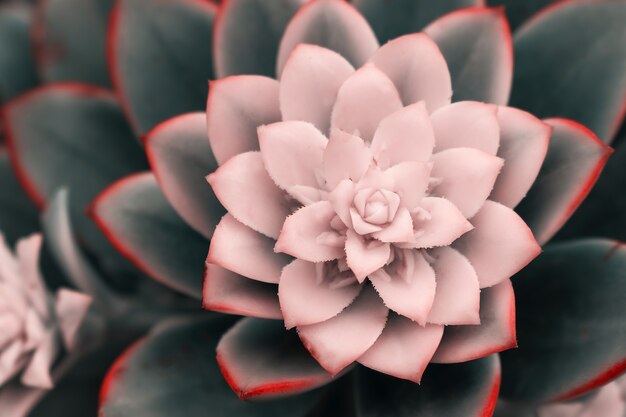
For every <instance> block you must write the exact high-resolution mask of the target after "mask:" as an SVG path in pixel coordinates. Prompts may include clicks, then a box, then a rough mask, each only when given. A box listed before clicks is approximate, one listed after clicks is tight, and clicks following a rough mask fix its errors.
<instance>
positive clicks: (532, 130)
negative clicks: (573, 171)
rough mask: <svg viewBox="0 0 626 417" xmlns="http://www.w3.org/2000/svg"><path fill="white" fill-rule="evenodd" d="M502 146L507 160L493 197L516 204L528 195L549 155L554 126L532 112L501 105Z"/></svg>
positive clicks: (499, 110) (499, 118)
mask: <svg viewBox="0 0 626 417" xmlns="http://www.w3.org/2000/svg"><path fill="white" fill-rule="evenodd" d="M498 124H499V126H500V148H499V149H498V156H499V157H500V158H502V159H504V160H505V161H506V162H505V164H504V166H503V167H502V171H501V172H500V175H499V176H498V179H497V180H496V184H495V185H494V187H493V190H492V192H491V195H490V196H489V198H490V199H491V200H493V201H497V202H498V203H501V204H504V205H505V206H507V207H511V208H514V207H516V206H517V205H518V204H519V202H520V201H521V200H522V199H523V198H524V197H525V196H526V194H527V193H528V190H530V188H531V187H532V185H533V183H534V182H535V180H536V179H537V175H539V170H540V169H541V166H542V164H543V162H544V160H545V158H546V154H547V152H548V146H549V143H550V136H551V135H552V127H551V126H550V125H548V124H547V123H544V122H542V121H541V120H539V119H537V118H536V117H534V116H533V115H531V114H530V113H526V112H525V111H522V110H519V109H515V108H512V107H499V108H498Z"/></svg>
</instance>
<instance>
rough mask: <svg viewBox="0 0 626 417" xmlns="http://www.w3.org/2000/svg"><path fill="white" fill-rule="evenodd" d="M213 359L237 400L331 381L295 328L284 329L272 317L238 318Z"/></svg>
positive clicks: (223, 338)
mask: <svg viewBox="0 0 626 417" xmlns="http://www.w3.org/2000/svg"><path fill="white" fill-rule="evenodd" d="M217 362H218V364H219V367H220V370H221V372H222V375H223V376H224V378H225V379H226V382H228V384H229V385H230V387H231V388H232V389H233V391H235V393H236V394H237V395H238V396H239V398H241V399H252V398H256V397H263V398H268V397H269V398H271V397H278V396H284V395H293V394H297V393H301V392H305V391H308V390H311V389H313V388H316V387H319V386H321V385H324V384H327V383H328V382H330V380H331V376H330V374H329V373H328V372H326V371H325V370H324V369H323V368H322V367H321V366H320V365H319V364H318V363H317V361H315V359H313V358H312V357H311V355H310V354H309V352H307V350H306V349H305V348H304V346H302V343H301V341H300V340H299V339H298V336H297V335H296V334H295V331H292V332H285V328H284V327H283V325H282V324H281V323H280V322H278V321H274V320H262V319H254V318H246V319H243V320H241V321H239V322H238V323H237V324H236V325H235V326H233V327H232V328H231V329H230V330H229V331H227V332H226V333H225V334H224V335H223V336H222V338H221V340H220V342H219V344H218V345H217Z"/></svg>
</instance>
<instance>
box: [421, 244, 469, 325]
mask: <svg viewBox="0 0 626 417" xmlns="http://www.w3.org/2000/svg"><path fill="white" fill-rule="evenodd" d="M430 255H431V256H433V257H434V258H435V262H434V263H433V265H432V266H433V269H434V270H435V277H436V279H437V290H436V292H435V301H434V302H433V306H432V308H431V309H430V313H429V315H428V322H429V323H435V324H445V325H451V324H454V325H459V324H480V316H479V310H480V288H479V285H478V277H477V276H476V271H474V268H472V265H471V264H470V263H469V261H468V260H467V258H466V257H464V256H463V255H461V254H460V253H459V252H458V251H456V250H454V249H452V248H450V247H444V248H438V249H434V250H433V251H432V252H430Z"/></svg>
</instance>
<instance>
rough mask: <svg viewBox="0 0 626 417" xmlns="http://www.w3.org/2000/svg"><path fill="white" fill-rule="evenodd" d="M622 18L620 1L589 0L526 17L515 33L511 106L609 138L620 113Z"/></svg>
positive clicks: (625, 87)
mask: <svg viewBox="0 0 626 417" xmlns="http://www.w3.org/2000/svg"><path fill="white" fill-rule="evenodd" d="M524 3H525V2H524ZM625 20H626V4H624V2H621V1H602V2H595V1H589V0H583V1H576V2H563V3H560V4H559V5H555V6H552V7H549V8H547V9H545V10H544V11H543V12H540V13H539V14H537V15H536V16H535V17H534V18H532V19H530V20H529V21H528V22H527V23H526V24H524V25H523V26H522V27H521V28H520V29H519V30H518V31H517V32H516V33H515V78H514V80H513V92H512V95H511V105H513V106H515V107H520V108H522V109H524V110H528V111H529V112H531V113H533V114H534V115H536V116H538V117H554V116H558V117H567V118H570V119H573V120H577V121H579V122H581V123H583V124H584V125H586V126H588V127H589V128H590V129H591V130H593V131H594V132H595V134H597V135H598V136H599V137H600V138H601V139H602V140H603V141H604V142H605V143H610V142H611V140H612V138H613V136H614V135H615V133H616V132H617V129H618V128H619V125H620V123H621V121H622V120H623V118H624V94H625V93H626V71H624V67H625V66H626V48H624V47H623V46H624V42H625V41H626V25H624V21H625ZM581 27H584V28H585V30H579V28H581Z"/></svg>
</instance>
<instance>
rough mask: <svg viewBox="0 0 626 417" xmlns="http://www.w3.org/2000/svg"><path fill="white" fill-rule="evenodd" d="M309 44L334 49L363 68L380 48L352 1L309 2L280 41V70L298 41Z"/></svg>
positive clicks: (300, 10)
mask: <svg viewBox="0 0 626 417" xmlns="http://www.w3.org/2000/svg"><path fill="white" fill-rule="evenodd" d="M302 43H308V44H313V45H318V46H322V47H324V48H327V49H330V50H333V51H335V52H337V53H339V54H340V55H341V56H343V57H344V58H345V59H347V60H348V62H349V63H350V64H352V65H353V66H354V67H360V66H361V65H363V64H364V63H365V62H366V61H367V59H368V58H369V57H370V56H371V55H372V54H373V53H374V51H376V49H377V48H378V41H377V40H376V35H374V32H372V29H371V28H370V27H369V25H368V24H367V21H366V20H365V19H364V18H363V16H361V14H360V13H359V12H358V11H357V10H356V9H355V8H354V7H353V6H352V5H351V4H349V3H348V2H344V1H338V0H319V1H314V2H309V3H306V4H305V5H304V6H302V7H301V8H300V9H299V10H298V13H296V15H295V16H294V17H293V19H291V21H290V22H289V24H288V25H287V28H286V29H285V33H284V34H283V36H282V39H281V41H280V47H279V50H278V60H277V66H276V73H277V75H278V77H279V78H280V77H281V74H282V71H283V68H284V67H285V63H286V62H287V60H288V58H289V56H290V55H291V52H292V51H293V50H294V49H295V48H296V47H297V46H298V44H302Z"/></svg>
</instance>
